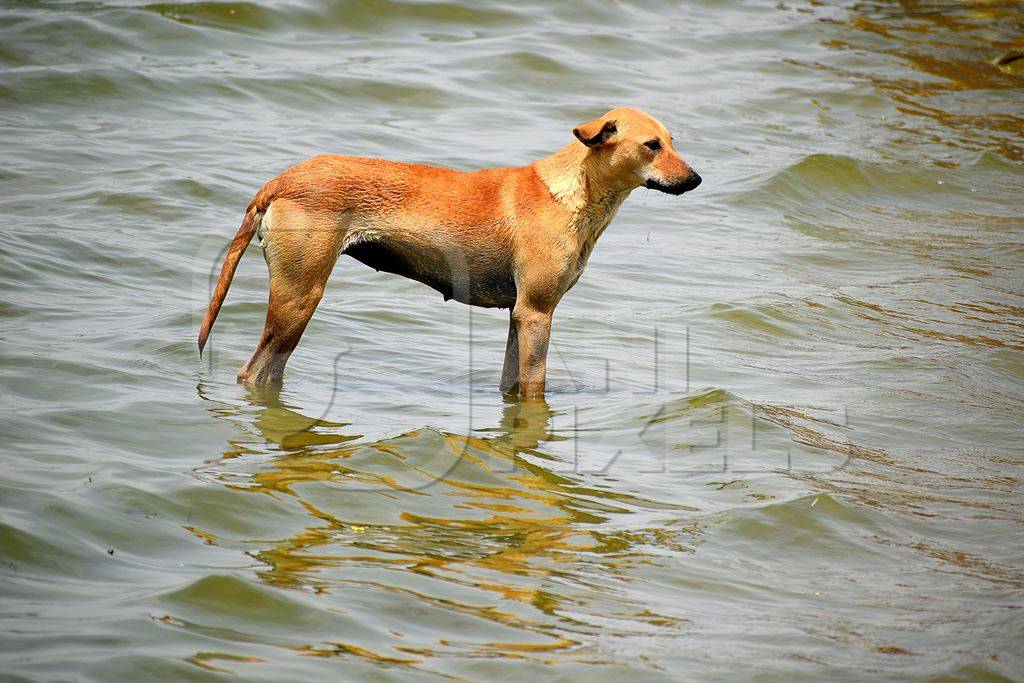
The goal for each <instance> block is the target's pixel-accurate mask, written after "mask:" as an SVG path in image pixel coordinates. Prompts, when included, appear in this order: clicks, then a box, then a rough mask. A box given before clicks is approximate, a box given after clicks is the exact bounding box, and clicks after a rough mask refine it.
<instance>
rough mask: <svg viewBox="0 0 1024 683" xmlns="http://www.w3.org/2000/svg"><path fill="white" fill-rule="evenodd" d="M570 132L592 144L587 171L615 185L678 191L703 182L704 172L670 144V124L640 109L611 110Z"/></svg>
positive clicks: (676, 192)
mask: <svg viewBox="0 0 1024 683" xmlns="http://www.w3.org/2000/svg"><path fill="white" fill-rule="evenodd" d="M572 134H573V135H575V136H576V138H577V139H578V140H579V141H580V142H581V143H583V144H584V145H586V146H587V147H589V148H590V152H589V154H588V163H587V166H588V167H589V170H590V171H591V172H593V173H595V174H596V175H597V176H599V179H600V181H601V182H604V183H609V184H612V185H614V186H615V187H616V188H619V189H623V190H632V189H634V188H636V187H640V186H641V185H643V186H644V187H648V188H650V189H652V190H661V191H662V192H667V193H668V194H675V195H679V194H682V193H684V192H689V191H690V190H692V189H694V188H695V187H697V186H698V185H700V176H699V175H697V172H696V171H694V170H693V169H692V168H691V167H690V165H689V164H688V163H686V161H685V160H683V157H681V156H680V155H679V153H678V152H677V151H676V150H675V147H673V146H672V134H671V133H669V132H668V128H666V127H665V126H663V125H662V124H661V122H660V121H658V120H657V119H655V118H654V117H653V116H651V115H649V114H645V113H644V112H642V111H639V110H637V109H627V108H621V109H612V110H611V111H610V112H608V113H607V114H605V115H604V116H599V117H598V118H596V119H594V120H593V121H588V122H586V123H584V124H582V125H581V126H579V127H577V128H573V131H572Z"/></svg>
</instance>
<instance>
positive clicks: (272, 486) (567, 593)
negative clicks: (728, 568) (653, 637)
mask: <svg viewBox="0 0 1024 683" xmlns="http://www.w3.org/2000/svg"><path fill="white" fill-rule="evenodd" d="M249 397H250V400H251V401H252V404H253V406H255V407H257V408H258V410H259V412H258V413H257V415H256V416H255V418H254V419H253V421H252V424H253V425H254V426H255V427H256V428H257V429H258V430H259V433H260V435H261V436H262V437H263V438H265V439H266V441H267V442H268V444H269V445H270V450H272V451H275V452H274V453H273V455H272V457H271V458H270V459H269V460H268V461H266V462H265V463H264V466H262V467H261V468H260V469H259V470H258V471H255V472H253V473H252V474H251V476H249V477H248V478H247V480H246V481H245V483H244V484H239V483H229V484H228V485H229V486H231V487H233V488H238V489H239V490H244V491H251V492H258V493H263V494H266V495H270V496H274V497H278V498H291V499H294V500H295V501H297V502H298V504H299V505H300V506H301V507H302V508H303V509H304V510H305V511H306V513H307V514H308V515H309V517H310V518H312V519H313V520H314V523H312V524H310V525H308V526H307V527H306V528H304V529H302V530H301V531H299V532H298V533H296V534H294V535H292V536H291V537H288V538H285V539H283V540H280V541H277V542H274V543H272V544H271V545H270V547H264V548H263V549H260V550H257V551H254V552H253V553H252V555H253V557H255V558H256V559H257V560H259V561H260V562H261V563H263V564H264V565H266V568H265V569H263V570H260V571H258V572H257V573H258V576H259V577H260V578H261V579H262V580H263V581H265V582H267V583H268V584H271V585H273V586H279V587H286V588H300V589H311V590H313V591H314V592H315V593H317V594H332V593H339V592H342V593H346V594H347V592H349V591H358V590H360V589H364V588H368V587H375V588H377V589H383V590H385V591H387V592H388V593H389V594H391V595H392V596H393V598H392V599H394V600H396V601H397V602H398V603H405V602H410V601H411V602H412V603H414V605H416V607H415V608H414V607H410V608H409V609H416V610H421V611H422V610H426V609H428V608H429V609H432V610H440V611H442V612H443V613H445V614H447V615H448V616H446V617H445V619H452V618H454V617H453V616H452V615H453V614H454V615H458V618H460V619H466V618H471V619H478V620H484V621H486V622H487V623H488V624H489V625H491V626H496V627H500V628H499V630H497V631H494V633H493V638H488V637H482V639H481V640H480V642H467V643H455V642H444V641H441V642H438V641H437V640H436V639H434V638H431V637H427V636H425V635H424V636H422V637H414V636H412V635H410V636H408V637H397V638H391V639H389V640H388V642H387V643H385V644H381V643H374V642H363V641H362V640H360V642H349V641H347V640H344V637H343V636H344V635H345V634H334V635H335V636H337V637H338V638H339V640H337V641H334V640H331V639H330V634H324V637H325V639H326V640H325V642H323V643H317V644H309V645H308V646H306V647H305V648H304V651H305V653H306V654H315V655H335V654H336V655H347V656H359V657H366V658H370V659H373V660H375V661H378V662H385V663H390V664H410V665H412V664H416V663H419V662H420V661H421V660H422V658H424V657H431V656H435V655H441V654H444V653H449V654H450V653H453V652H460V653H462V654H468V653H476V654H478V655H480V654H489V655H498V654H500V655H501V656H504V657H516V658H521V657H536V658H539V659H541V660H544V656H543V653H545V652H549V651H552V650H559V651H562V650H565V651H566V652H565V653H563V654H564V655H565V656H570V657H576V656H577V654H574V650H573V648H574V646H576V645H578V644H579V641H578V640H577V639H575V638H574V634H577V635H580V634H586V633H589V632H591V630H592V629H593V628H597V627H598V624H596V623H588V620H587V617H586V614H587V612H588V611H589V610H590V609H591V607H590V605H591V604H592V603H594V602H595V600H597V599H598V598H600V602H601V603H602V606H601V608H600V610H599V611H600V612H601V613H602V614H603V615H604V616H602V619H604V618H608V616H609V613H618V616H617V617H616V618H617V619H620V620H622V619H625V620H627V621H624V622H623V623H622V627H623V631H624V632H626V633H628V631H629V630H630V627H629V626H628V621H632V622H634V626H633V628H636V624H640V625H641V626H643V627H645V628H649V627H650V625H652V624H654V625H657V626H658V627H659V628H674V627H675V626H677V625H678V619H677V618H675V617H672V616H668V615H661V614H657V613H655V612H652V611H650V610H644V609H641V608H640V607H635V606H632V605H630V603H629V601H628V600H624V599H620V598H616V597H615V596H614V595H612V594H609V593H607V587H608V585H609V584H610V583H621V582H623V581H626V580H628V577H627V575H626V573H625V572H626V570H627V569H628V568H629V567H630V566H631V565H632V564H633V563H634V562H636V561H637V559H636V558H635V557H634V556H633V553H632V552H631V550H632V548H633V547H634V546H635V545H637V544H642V543H645V542H651V541H656V542H657V543H659V544H661V545H663V546H664V547H666V548H673V547H674V548H677V549H680V550H685V548H686V546H685V545H684V544H683V543H682V539H679V538H676V537H677V536H679V535H687V534H690V533H692V532H693V531H694V530H693V529H687V530H684V531H679V530H675V531H673V530H669V529H665V528H659V529H647V530H638V531H624V530H615V529H606V528H601V527H598V526H597V525H599V524H601V523H604V522H607V521H608V519H609V516H610V515H613V514H618V515H621V514H623V513H627V512H628V511H629V506H630V504H635V503H642V501H638V500H637V499H635V498H634V497H632V496H630V495H627V494H621V493H612V492H608V491H600V492H598V491H594V490H591V489H588V488H587V487H585V486H583V485H582V484H580V483H579V482H578V481H577V480H575V479H574V478H573V477H570V476H561V475H558V474H555V473H553V472H551V471H550V470H549V469H546V468H545V467H542V466H540V465H538V464H536V462H534V461H533V460H534V459H539V460H542V461H543V460H548V461H550V460H553V459H555V456H552V455H550V454H547V453H545V452H544V451H543V450H541V447H542V446H543V445H544V444H546V443H549V442H555V441H559V440H565V439H567V438H568V437H566V436H561V435H558V434H555V433H553V431H552V426H551V425H552V417H553V416H554V415H555V412H554V410H553V409H552V408H551V406H550V405H549V404H548V403H547V402H546V401H544V400H531V401H522V402H520V401H512V402H508V403H506V404H505V405H504V407H503V410H502V413H501V416H500V420H499V421H498V425H497V426H495V427H493V428H489V429H484V430H480V432H481V433H482V434H486V435H487V436H475V435H462V434H454V433H449V432H441V431H437V430H433V429H427V428H424V429H417V430H413V431H410V432H406V433H404V434H400V435H398V436H394V437H389V438H384V439H380V440H377V441H373V442H365V441H360V440H359V439H360V435H358V434H351V433H347V432H346V431H345V428H346V427H347V425H346V424H344V423H337V422H329V421H326V420H318V419H311V418H309V417H306V416H304V415H302V414H301V413H299V412H296V411H295V410H293V409H292V408H290V407H289V406H288V405H286V404H285V403H284V402H282V401H281V399H280V395H279V393H278V392H277V391H276V390H266V389H263V390H253V391H251V392H250V394H249ZM251 452H252V451H251V450H249V449H246V448H245V447H242V446H240V445H238V444H232V445H231V447H230V448H229V449H228V450H226V451H225V452H224V458H225V459H228V460H230V459H235V458H237V457H238V456H239V455H240V454H243V453H251ZM523 454H529V455H530V456H532V457H531V458H530V459H526V458H523V457H521V456H522V455H523ZM661 507H663V508H664V507H665V506H664V505H661ZM681 509H682V508H681ZM193 532H194V533H197V534H202V532H201V531H199V530H193ZM644 561H646V562H649V561H650V559H647V560H644ZM581 563H585V565H586V571H585V574H586V576H587V577H588V578H587V579H586V580H585V581H582V582H581V581H580V576H581V573H580V570H581V567H582V566H583V565H582V564H581ZM453 587H458V592H457V593H453ZM467 593H468V594H470V595H473V594H475V595H478V596H479V598H478V599H477V600H475V601H473V600H466V595H467ZM378 599H379V598H378ZM384 602H387V600H385V601H384ZM609 611H610V612H609ZM568 614H573V615H574V616H572V617H570V616H568ZM407 626H408V623H407V620H406V618H405V617H403V618H401V619H396V620H395V628H396V629H404V628H406V627H407ZM492 630H493V629H483V631H482V633H483V634H486V633H488V632H489V631H492ZM427 631H430V629H427ZM580 656H582V655H580Z"/></svg>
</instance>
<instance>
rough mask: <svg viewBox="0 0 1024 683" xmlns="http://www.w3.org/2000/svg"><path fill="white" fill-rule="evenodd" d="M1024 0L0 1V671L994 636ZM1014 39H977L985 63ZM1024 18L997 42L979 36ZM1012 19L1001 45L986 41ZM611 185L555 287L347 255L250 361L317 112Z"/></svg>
mask: <svg viewBox="0 0 1024 683" xmlns="http://www.w3.org/2000/svg"><path fill="white" fill-rule="evenodd" d="M1022 35H1024V6H1022V5H1020V4H1016V3H1006V2H998V3H987V2H934V3H933V2H913V1H911V0H906V1H905V2H899V3H898V2H869V3H859V4H851V3H837V4H824V3H821V2H817V1H813V0H812V1H811V2H806V1H805V0H797V1H796V2H789V1H788V0H787V2H785V3H777V2H775V0H752V1H751V2H742V3H741V2H724V1H722V0H701V1H698V2H688V3H685V4H680V3H675V2H657V1H654V0H652V1H651V2H643V3H626V2H598V1H596V0H572V1H571V2H565V3H558V4H554V3H542V2H502V3H490V2H487V3H479V2H469V1H468V0H451V1H437V2H414V1H402V0H353V1H351V2H345V1H334V2H326V1H325V2H314V1H313V0H288V1H287V2H284V1H277V0H275V1H274V2H270V3H230V2H201V3H195V4H185V3H181V4H176V3H163V4H149V5H147V4H142V3H134V2H131V1H130V0H126V1H124V2H120V3H99V2H67V3H62V2H21V3H5V4H4V5H3V6H2V7H0V215H2V216H3V220H2V222H0V233H2V236H3V239H2V242H0V287H2V292H3V295H2V297H0V321H2V322H0V324H2V328H0V330H2V332H0V343H2V353H0V362H2V364H3V367H2V372H0V380H2V382H3V393H2V396H3V408H4V409H3V411H2V413H0V420H2V427H0V434H2V435H3V447H2V456H0V457H2V460H0V466H2V469H0V474H2V477H0V672H2V673H0V678H2V679H4V680H33V681H51V680H61V681H64V680H75V681H165V680H247V681H248V680H263V681H285V680H289V681H291V680H295V681H299V680H350V679H370V680H402V681H405V680H419V679H422V680H431V679H446V678H451V679H459V680H463V679H465V680H495V679H505V680H512V681H519V680H528V679H530V678H538V679H544V680H549V679H558V680H577V679H585V680H589V681H605V680H607V681H617V680H622V679H624V678H626V679H628V680H631V681H647V680H650V681H660V680H735V679H745V680H749V679H758V680H793V679H799V680H822V679H839V680H891V679H900V680H934V681H939V680H1014V679H1016V680H1020V679H1021V678H1024V646H1022V643H1024V611H1022V608H1024V514H1022V507H1021V502H1022V495H1021V477H1022V465H1024V449H1022V446H1021V441H1022V439H1021V437H1022V423H1024V419H1022V418H1024V382H1022V380H1024V284H1022V283H1024V277H1022V276H1024V258H1022V257H1024V199H1022V194H1021V188H1022V185H1024V165H1022V159H1024V91H1022V86H1024V80H1022V76H1021V75H1020V69H1019V68H1018V67H1019V60H1016V61H1014V60H1012V59H1009V58H1008V57H1006V55H1007V54H1011V55H1012V54H1013V51H1014V50H1018V51H1019V50H1021V49H1022V48H1024V43H1022ZM1001 56H1003V57H1004V59H1003V60H999V58H1000V57H1001ZM1007 60H1009V61H1007ZM1000 62H1001V63H1000ZM613 106H635V107H639V108H641V109H644V110H647V111H650V112H651V113H653V114H654V115H655V116H657V117H658V118H659V119H661V120H662V121H663V122H664V123H666V125H668V126H669V128H670V129H671V130H672V131H673V133H674V136H675V139H676V146H677V147H678V148H679V150H680V151H681V153H682V154H683V155H684V156H685V157H686V158H687V160H688V161H689V162H690V163H691V164H692V165H693V166H694V167H695V168H696V169H697V170H698V172H699V173H700V174H701V175H702V176H703V177H704V184H703V185H702V186H701V187H700V188H699V189H698V190H697V191H695V192H693V193H690V194H687V195H686V196H684V197H678V198H677V197H669V196H667V195H663V194H658V193H655V192H649V191H646V190H638V191H636V192H635V193H634V196H632V197H631V198H630V199H629V200H627V202H626V203H625V205H624V206H623V208H622V210H621V211H620V213H619V216H618V218H617V219H616V221H615V222H614V223H613V224H612V226H611V228H610V229H609V230H608V231H607V232H606V233H605V235H604V236H603V237H602V239H601V241H600V243H599V244H598V246H597V249H596V250H595V253H594V255H593V257H592V258H591V260H590V266H589V268H588V269H587V271H586V273H585V274H584V276H583V278H582V280H581V281H580V283H579V284H578V285H577V286H576V288H575V289H574V290H572V291H571V292H570V293H569V295H568V296H567V297H566V299H565V300H564V301H563V303H562V304H561V306H560V307H559V309H558V311H557V313H556V316H555V323H554V336H553V346H552V350H551V357H550V362H549V393H548V396H547V402H546V403H538V402H534V403H525V404H518V403H506V402H504V401H503V400H502V399H501V397H500V396H498V393H497V390H496V388H495V387H496V384H497V381H498V375H499V371H500V366H501V358H502V353H503V350H504V345H505V324H506V317H505V313H504V312H501V311H493V310H482V309H474V310H471V309H469V308H466V307H464V306H461V305H459V304H457V303H455V302H448V303H444V302H442V300H441V297H440V296H439V295H438V294H437V293H436V292H434V291H433V290H430V289H428V288H426V287H424V286H422V285H419V284H417V283H415V282H412V281H408V280H403V279H400V278H397V277H395V276H389V275H386V274H383V273H376V272H374V271H373V270H371V269H368V268H365V267H364V266H362V265H361V264H359V263H357V262H355V261H353V260H352V259H348V258H343V259H341V260H340V261H339V263H338V265H337V266H336V268H335V273H334V276H333V278H332V280H331V283H330V285H329V289H328V291H327V294H326V296H325V299H324V301H323V303H322V304H321V306H320V308H319V310H318V312H317V314H316V316H315V317H314V319H313V321H312V323H311V324H310V326H309V328H308V330H307V332H306V335H305V337H304V338H303V340H302V343H301V344H300V346H299V348H298V350H297V351H296V353H295V355H294V356H293V358H292V361H291V363H290V365H289V372H288V374H287V376H286V381H285V384H284V386H283V388H282V389H281V390H280V392H274V391H249V390H246V389H244V388H242V387H240V386H238V385H237V384H236V383H235V381H234V378H235V373H236V372H237V370H238V368H239V366H240V365H241V364H242V363H243V362H244V361H245V359H246V358H247V357H248V355H249V353H250V352H251V350H252V348H253V346H254V345H255V343H256V340H257V339H258V337H259V334H260V330H261V328H262V321H263V314H264V308H265V301H266V290H267V283H266V267H265V265H264V263H263V261H262V258H261V257H260V254H259V251H258V249H257V248H256V247H252V248H251V249H250V251H249V252H248V253H247V254H246V256H245V258H244V259H243V262H242V265H241V267H240V269H239V272H238V275H237V276H236V278H235V282H234V285H233V288H232V290H231V293H230V295H229V297H228V299H227V302H226V304H225V307H224V309H223V311H222V312H221V316H220V319H219V321H218V323H217V327H216V328H215V331H214V336H213V341H212V347H213V348H212V352H211V353H210V354H207V355H206V356H204V359H203V360H202V361H200V359H199V358H198V354H197V352H196V344H195V337H196V332H197V328H198V322H199V316H200V315H201V313H202V311H203V310H204V309H205V306H206V302H207V299H208V292H209V284H210V280H209V278H210V273H211V271H212V270H213V269H214V268H215V266H216V264H217V261H218V259H219V258H220V256H221V254H222V253H223V250H224V248H225V247H226V245H227V243H228V240H229V239H230V237H231V236H232V235H233V234H234V231H235V229H236V228H237V226H238V223H239V221H240V219H241V215H242V212H243V211H244V208H245V206H246V204H247V203H248V201H249V199H250V198H251V196H252V194H253V193H254V192H255V190H256V189H258V188H259V187H260V185H261V184H262V183H263V182H265V181H266V180H268V179H269V178H271V177H273V176H274V175H275V174H276V173H278V172H279V171H280V170H282V169H284V168H286V167H287V166H289V165H291V164H292V163H294V162H296V161H299V160H301V159H303V158H305V157H308V156H311V155H313V154H315V153H319V152H325V151H332V152H339V153H346V154H356V155H367V156H379V157H387V158H394V159H401V160H407V161H422V162H429V163H435V164H446V165H452V166H456V167H460V168H477V167H482V166H489V165H512V164H521V163H527V162H529V161H530V160H532V159H535V158H538V157H540V156H542V155H544V154H547V153H549V152H551V151H553V150H555V149H558V148H559V147H561V146H562V145H564V144H566V143H567V142H568V141H569V140H570V139H571V138H570V131H571V129H572V127H573V126H575V125H577V124H578V123H579V122H580V121H583V120H586V119H588V118H591V117H593V116H595V115H598V114H600V113H602V112H604V111H606V110H607V109H609V108H611V107H613Z"/></svg>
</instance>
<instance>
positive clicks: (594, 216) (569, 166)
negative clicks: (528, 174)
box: [533, 142, 634, 266]
mask: <svg viewBox="0 0 1024 683" xmlns="http://www.w3.org/2000/svg"><path fill="white" fill-rule="evenodd" d="M593 161H594V157H593V156H591V155H590V149H588V148H587V147H585V146H584V145H582V144H580V143H578V142H573V143H570V144H569V145H566V146H565V147H563V148H562V149H560V150H558V151H557V152H555V153H554V154H552V155H551V156H547V157H544V158H543V159H540V160H538V161H536V162H534V164H533V167H534V169H535V170H536V172H537V175H538V176H540V179H541V180H542V181H543V182H544V184H545V185H546V186H547V188H548V191H549V192H551V196H552V197H554V198H555V200H556V201H558V202H559V203H561V204H563V205H564V206H566V207H567V208H568V209H569V210H570V211H572V213H573V216H574V217H573V223H575V224H576V228H577V230H578V237H579V247H580V265H581V266H582V264H584V263H586V261H587V259H588V258H589V256H590V252H591V251H592V250H593V248H594V244H595V243H596V242H597V238H599V237H600V236H601V233H603V232H604V230H605V228H607V227H608V224H609V223H611V220H612V218H614V217H615V213H616V212H617V211H618V210H619V206H620V205H621V204H622V202H623V201H624V200H625V199H626V197H627V196H629V193H630V192H631V191H632V190H633V189H634V188H632V187H627V188H621V187H617V186H616V185H615V184H614V183H612V182H610V181H609V179H607V178H604V177H602V176H601V175H600V174H599V173H598V172H597V170H598V168H597V167H599V166H598V164H593Z"/></svg>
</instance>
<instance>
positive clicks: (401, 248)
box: [341, 236, 516, 308]
mask: <svg viewBox="0 0 1024 683" xmlns="http://www.w3.org/2000/svg"><path fill="white" fill-rule="evenodd" d="M341 253H343V254H348V255H349V256H351V257H352V258H354V259H355V260H357V261H359V262H360V263H363V264H366V265H368V266H370V267H371V268H373V269H375V270H379V271H384V272H386V273H394V274H395V275H401V276H402V277H407V278H410V279H412V280H416V281H417V282H422V283H423V284H425V285H427V286H428V287H432V288H433V289H436V290H437V291H438V292H440V293H441V295H442V296H443V297H444V299H445V301H448V300H449V299H455V300H456V301H458V302H461V303H464V304H470V305H473V306H483V307H487V308H512V306H513V305H515V302H516V285H515V281H514V279H513V277H512V268H511V265H510V264H509V262H508V260H507V259H504V258H502V257H501V254H500V252H499V251H498V250H497V249H493V248H490V247H487V246H483V247H478V248H464V247H462V246H455V245H449V246H447V247H446V248H441V247H438V246H435V245H424V244H415V243H411V242H403V241H401V240H398V239H395V238H393V237H384V236H373V237H365V238H361V239H358V240H354V241H353V242H352V243H351V244H349V245H347V246H345V247H344V248H343V249H342V252H341Z"/></svg>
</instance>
